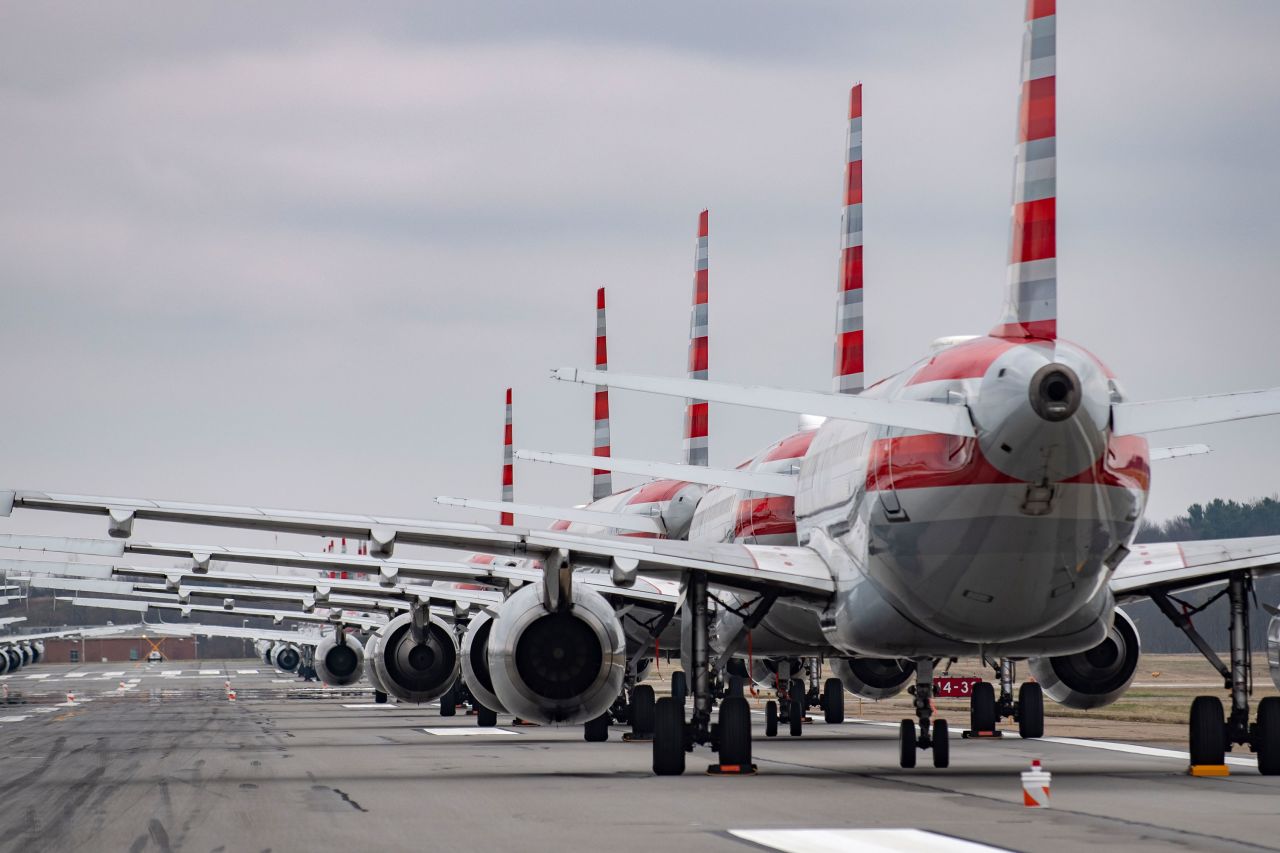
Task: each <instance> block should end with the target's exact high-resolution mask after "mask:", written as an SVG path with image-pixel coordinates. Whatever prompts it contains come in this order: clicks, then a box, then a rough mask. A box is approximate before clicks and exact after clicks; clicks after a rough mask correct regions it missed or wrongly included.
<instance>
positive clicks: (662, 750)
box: [653, 696, 684, 776]
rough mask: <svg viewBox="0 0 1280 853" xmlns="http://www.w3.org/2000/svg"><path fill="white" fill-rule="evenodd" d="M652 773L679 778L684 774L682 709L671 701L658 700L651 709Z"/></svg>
mask: <svg viewBox="0 0 1280 853" xmlns="http://www.w3.org/2000/svg"><path fill="white" fill-rule="evenodd" d="M653 772H654V773H655V774H656V775H658V776H679V775H680V774H681V773H683V772H684V709H683V708H681V707H680V706H679V705H677V704H676V703H675V702H674V701H672V699H671V698H670V697H669V696H668V697H663V698H662V699H659V700H658V702H657V704H656V705H655V706H654V709H653Z"/></svg>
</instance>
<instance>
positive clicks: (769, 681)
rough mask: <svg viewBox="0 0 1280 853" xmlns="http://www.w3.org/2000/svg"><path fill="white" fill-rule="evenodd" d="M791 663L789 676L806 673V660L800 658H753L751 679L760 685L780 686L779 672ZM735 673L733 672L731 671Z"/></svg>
mask: <svg viewBox="0 0 1280 853" xmlns="http://www.w3.org/2000/svg"><path fill="white" fill-rule="evenodd" d="M784 663H786V664H789V665H790V668H789V669H787V672H788V673H789V675H788V676H787V677H788V678H800V677H802V676H803V673H804V662H803V661H801V660H800V659H799V658H753V659H752V661H751V667H750V669H751V680H752V681H754V682H755V683H756V684H757V685H758V686H760V687H765V688H768V689H773V688H774V687H777V686H778V680H779V676H778V674H779V673H780V672H781V671H782V670H783V669H784V667H783V664H784ZM730 674H733V673H730Z"/></svg>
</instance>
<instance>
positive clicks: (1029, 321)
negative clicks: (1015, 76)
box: [992, 0, 1058, 340]
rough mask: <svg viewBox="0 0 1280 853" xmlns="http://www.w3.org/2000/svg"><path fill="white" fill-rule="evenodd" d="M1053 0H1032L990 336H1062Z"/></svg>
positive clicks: (1055, 43) (1028, 4)
mask: <svg viewBox="0 0 1280 853" xmlns="http://www.w3.org/2000/svg"><path fill="white" fill-rule="evenodd" d="M1055 5H1056V2H1055V0H1027V28H1026V33H1025V34H1024V35H1023V37H1022V93H1021V98H1020V103H1019V107H1018V147H1017V149H1016V156H1015V158H1014V173H1013V230H1012V236H1011V238H1010V252H1009V293H1008V296H1007V297H1006V299H1005V307H1004V319H1003V321H1002V322H1001V324H1000V325H999V326H997V327H996V328H995V330H994V331H993V332H992V334H994V335H997V336H1000V337H1012V338H1044V339H1049V340H1052V339H1054V338H1056V337H1057V336H1058V252H1057V245H1056V244H1057V238H1056V230H1057V229H1056V226H1055V223H1056V219H1057V209H1056V208H1057V196H1058V185H1057V174H1058V169H1057V127H1056V125H1057V122H1056V116H1057V108H1056V107H1055V100H1054V99H1055V88H1056V85H1057V71H1056V64H1057V52H1058V49H1057V36H1056V29H1057V15H1056V14H1055V13H1056V9H1055Z"/></svg>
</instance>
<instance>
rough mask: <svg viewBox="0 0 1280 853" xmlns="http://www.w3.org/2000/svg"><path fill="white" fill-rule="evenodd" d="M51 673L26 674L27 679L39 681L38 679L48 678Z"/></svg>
mask: <svg viewBox="0 0 1280 853" xmlns="http://www.w3.org/2000/svg"><path fill="white" fill-rule="evenodd" d="M51 675H53V673H52V672H38V673H36V674H35V675H28V676H27V681H39V680H40V679H42V678H48V677H49V676H51Z"/></svg>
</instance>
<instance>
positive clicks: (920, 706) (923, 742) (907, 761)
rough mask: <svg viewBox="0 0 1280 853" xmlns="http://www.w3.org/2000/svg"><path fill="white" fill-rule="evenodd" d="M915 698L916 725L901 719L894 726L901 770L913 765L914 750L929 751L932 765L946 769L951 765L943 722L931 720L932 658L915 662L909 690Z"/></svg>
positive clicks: (949, 748) (945, 727) (945, 723)
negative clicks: (917, 727) (896, 727)
mask: <svg viewBox="0 0 1280 853" xmlns="http://www.w3.org/2000/svg"><path fill="white" fill-rule="evenodd" d="M910 691H911V693H912V694H913V695H914V696H915V706H916V720H918V721H919V725H920V731H919V732H918V733H917V731H916V723H915V722H914V721H912V720H910V719H906V720H903V721H902V723H901V724H900V725H899V726H898V752H899V758H898V763H899V764H901V765H902V766H903V767H904V768H911V767H915V766H916V750H919V749H932V750H933V766H934V767H946V766H947V765H949V764H950V763H951V742H950V740H948V732H947V721H946V720H932V723H931V718H932V716H933V659H932V658H921V659H919V660H917V661H916V683H915V685H914V686H913V687H911V688H910Z"/></svg>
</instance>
